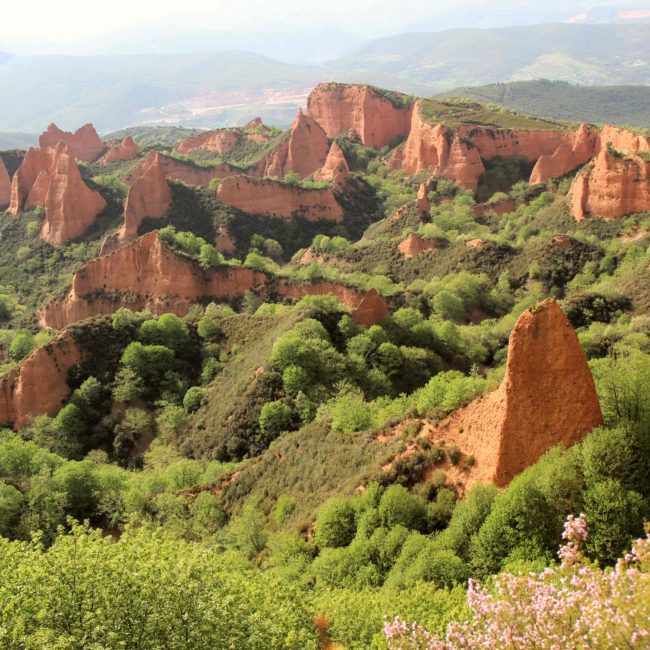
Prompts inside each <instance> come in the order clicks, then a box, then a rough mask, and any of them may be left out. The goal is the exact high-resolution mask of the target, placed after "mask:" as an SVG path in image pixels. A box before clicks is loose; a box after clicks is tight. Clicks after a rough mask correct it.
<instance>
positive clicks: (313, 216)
mask: <svg viewBox="0 0 650 650" xmlns="http://www.w3.org/2000/svg"><path fill="white" fill-rule="evenodd" d="M217 199H218V200H219V201H221V202H222V203H224V204H225V205H228V206H230V207H232V208H235V209H237V210H241V211H242V212H248V213H251V214H265V215H268V216H271V217H277V218H280V219H286V220H291V219H293V218H294V217H295V215H300V216H302V217H304V218H305V219H307V220H308V221H318V220H320V219H325V220H328V221H335V222H337V223H338V222H341V221H343V209H342V208H341V206H340V205H339V204H338V203H337V201H336V198H335V197H334V193H333V192H332V190H331V189H329V188H326V189H322V190H303V189H301V188H298V187H291V186H289V185H285V184H284V183H280V182H277V181H268V180H262V179H257V178H249V177H248V176H231V177H230V178H226V179H224V180H223V181H221V183H220V184H219V187H218V188H217Z"/></svg>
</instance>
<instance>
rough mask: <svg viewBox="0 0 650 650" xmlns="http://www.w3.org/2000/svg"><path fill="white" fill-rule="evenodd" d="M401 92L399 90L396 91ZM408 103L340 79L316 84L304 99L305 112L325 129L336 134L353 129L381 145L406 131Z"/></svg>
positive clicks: (365, 139)
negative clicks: (305, 103)
mask: <svg viewBox="0 0 650 650" xmlns="http://www.w3.org/2000/svg"><path fill="white" fill-rule="evenodd" d="M395 95H396V96H399V97H403V98H404V100H406V96H400V94H399V93H395ZM411 108H412V107H411V106H410V105H408V102H407V101H404V102H403V105H397V104H396V103H394V102H393V101H391V100H390V99H389V98H388V96H386V95H384V94H383V93H381V92H378V91H377V90H375V89H374V88H372V86H367V85H353V84H340V83H323V84H319V85H318V86H316V88H314V90H312V91H311V93H310V94H309V97H308V99H307V113H308V115H309V116H310V117H312V118H313V119H314V120H316V122H318V124H320V125H321V127H322V128H323V130H324V131H325V133H326V134H327V135H328V136H330V137H333V136H337V135H340V134H341V133H344V132H350V131H351V132H353V133H355V134H356V135H357V136H358V137H359V138H360V140H361V142H362V143H363V144H364V145H366V146H369V147H383V146H384V145H386V144H388V143H389V142H390V141H391V140H394V139H395V138H396V137H398V136H404V135H406V134H407V133H408V132H409V124H410V117H411Z"/></svg>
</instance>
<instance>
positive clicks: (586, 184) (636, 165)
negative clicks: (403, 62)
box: [569, 147, 650, 221]
mask: <svg viewBox="0 0 650 650" xmlns="http://www.w3.org/2000/svg"><path fill="white" fill-rule="evenodd" d="M569 200H570V205H571V211H572V213H573V216H574V218H575V219H577V220H578V221H580V220H582V219H586V218H589V217H598V218H601V219H604V220H606V221H609V220H612V219H617V218H618V217H622V216H624V215H626V214H632V213H635V212H644V211H646V210H650V162H649V161H647V160H646V159H645V158H642V157H641V156H638V155H635V154H631V155H628V156H623V155H621V154H617V153H615V152H613V151H610V150H609V148H607V147H604V148H603V149H601V150H600V152H599V153H598V155H597V156H596V157H595V158H594V159H593V160H592V161H591V162H590V163H589V165H588V166H587V167H586V168H585V169H583V170H581V171H580V173H579V174H578V175H577V176H576V177H575V179H574V180H573V184H572V185H571V190H570V192H569Z"/></svg>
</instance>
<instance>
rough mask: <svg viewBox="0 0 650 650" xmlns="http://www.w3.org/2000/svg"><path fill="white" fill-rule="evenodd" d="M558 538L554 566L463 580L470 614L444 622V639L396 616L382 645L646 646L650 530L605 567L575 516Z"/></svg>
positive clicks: (420, 648)
mask: <svg viewBox="0 0 650 650" xmlns="http://www.w3.org/2000/svg"><path fill="white" fill-rule="evenodd" d="M562 537H563V539H564V540H565V544H564V545H563V546H562V547H561V548H560V551H559V553H558V555H559V557H560V559H561V563H560V565H559V566H557V567H549V568H546V569H545V570H544V571H542V572H541V573H528V574H521V575H511V574H508V573H502V574H499V575H498V576H496V577H495V580H494V587H493V588H492V589H488V588H486V587H483V586H481V585H479V584H477V583H476V582H474V581H472V580H470V582H469V587H468V592H467V602H468V605H469V608H470V611H471V619H470V620H469V621H468V622H465V623H452V624H450V625H449V627H448V628H447V633H446V635H445V637H444V638H442V637H439V636H437V635H435V634H431V633H429V632H428V631H427V630H424V629H423V628H421V627H420V626H418V625H417V624H412V625H410V626H409V625H408V624H406V623H405V622H404V621H402V620H400V619H399V618H396V619H395V620H393V621H387V622H386V624H385V625H384V631H385V635H386V639H387V644H388V647H389V649H390V650H460V649H469V648H499V649H507V650H515V649H517V650H519V649H522V650H523V649H524V648H544V649H548V650H556V649H557V650H560V649H562V648H575V649H576V650H578V649H585V650H586V649H587V648H623V647H624V648H648V647H650V534H649V535H648V536H647V537H646V538H644V539H639V540H637V541H636V542H635V543H634V545H633V547H632V550H631V552H630V553H628V554H627V555H625V557H623V558H621V559H620V560H619V561H618V563H617V564H616V566H615V567H614V568H613V569H607V570H601V569H599V568H598V567H597V566H594V565H592V564H590V563H589V562H588V561H587V560H586V559H585V558H584V556H583V554H582V550H581V549H582V545H583V543H584V542H585V541H586V539H587V527H586V521H585V517H584V516H583V515H580V516H579V517H569V519H568V520H567V522H566V524H565V527H564V533H563V535H562Z"/></svg>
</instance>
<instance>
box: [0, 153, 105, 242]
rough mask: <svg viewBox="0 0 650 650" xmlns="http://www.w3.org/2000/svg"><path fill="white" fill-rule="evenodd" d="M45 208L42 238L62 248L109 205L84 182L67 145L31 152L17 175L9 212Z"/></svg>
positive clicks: (13, 185)
mask: <svg viewBox="0 0 650 650" xmlns="http://www.w3.org/2000/svg"><path fill="white" fill-rule="evenodd" d="M36 206H42V207H44V208H45V221H44V222H43V226H42V227H41V238H42V239H44V240H45V241H48V242H50V243H51V244H53V245H54V246H61V245H62V244H65V243H66V242H67V241H69V240H71V239H75V238H76V237H79V236H80V235H82V234H83V233H84V232H85V231H86V230H87V228H88V227H89V226H90V225H91V224H92V223H93V222H94V221H95V218H96V217H97V215H98V214H99V213H100V212H101V211H102V210H104V208H105V207H106V201H105V200H104V198H103V197H102V196H101V194H99V192H95V191H94V190H91V189H90V188H89V187H88V186H87V185H86V184H85V183H84V182H83V179H82V178H81V173H80V172H79V167H78V166H77V163H76V161H75V158H74V156H73V155H72V154H71V152H70V150H69V148H68V145H66V144H65V143H63V142H59V144H57V145H56V147H54V148H53V149H52V148H48V149H29V151H27V153H26V154H25V158H24V159H23V161H22V163H21V165H20V167H19V168H18V170H17V171H16V173H15V174H14V177H13V180H12V186H11V205H10V206H9V210H10V211H11V212H12V213H13V214H14V215H16V214H18V213H19V212H20V211H21V210H22V209H23V207H24V208H25V209H31V208H33V207H36Z"/></svg>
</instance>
